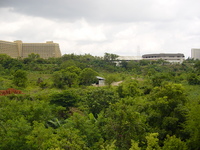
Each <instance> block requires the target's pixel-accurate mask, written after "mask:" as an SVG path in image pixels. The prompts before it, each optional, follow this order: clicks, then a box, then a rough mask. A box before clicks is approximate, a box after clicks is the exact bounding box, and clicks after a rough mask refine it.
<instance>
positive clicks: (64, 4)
mask: <svg viewBox="0 0 200 150" xmlns="http://www.w3.org/2000/svg"><path fill="white" fill-rule="evenodd" d="M199 5H200V2H199V1H198V0H190V1H189V2H187V1H184V0H182V1H181V0H174V1H173V2H171V1H165V0H162V1H160V0H99V1H95V0H73V1H72V0H56V1H55V0H48V1H46V0H29V1H27V0H3V1H1V2H0V7H13V8H14V9H13V11H15V12H19V13H23V14H27V15H32V16H40V17H44V18H51V19H56V20H70V21H73V20H76V19H80V18H85V19H86V20H88V21H95V22H103V21H104V22H134V21H150V20H152V21H159V20H161V21H165V20H171V19H173V20H174V19H176V18H177V17H179V18H181V17H183V16H185V17H191V14H196V15H199V9H198V8H197V6H199ZM180 6H183V7H180ZM194 8H195V9H194Z"/></svg>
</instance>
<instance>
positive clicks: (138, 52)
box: [137, 45, 140, 56]
mask: <svg viewBox="0 0 200 150" xmlns="http://www.w3.org/2000/svg"><path fill="white" fill-rule="evenodd" d="M137 56H140V46H139V45H138V46H137Z"/></svg>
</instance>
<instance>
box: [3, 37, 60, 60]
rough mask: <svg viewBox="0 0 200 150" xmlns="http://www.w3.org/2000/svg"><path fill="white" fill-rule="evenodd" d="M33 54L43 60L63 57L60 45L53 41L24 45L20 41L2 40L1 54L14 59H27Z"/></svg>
mask: <svg viewBox="0 0 200 150" xmlns="http://www.w3.org/2000/svg"><path fill="white" fill-rule="evenodd" d="M31 53H34V54H39V55H40V57H41V58H45V59H46V58H50V57H61V52H60V48H59V44H57V43H54V42H53V41H47V42H46V43H23V42H22V41H20V40H17V41H14V42H8V41H2V40H0V54H7V55H9V56H10V57H12V58H18V57H21V58H26V57H28V55H30V54H31Z"/></svg>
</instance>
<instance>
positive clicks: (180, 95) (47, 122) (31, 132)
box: [0, 53, 200, 150]
mask: <svg viewBox="0 0 200 150" xmlns="http://www.w3.org/2000/svg"><path fill="white" fill-rule="evenodd" d="M116 57H117V55H114V54H113V55H111V54H108V53H105V56H104V57H102V58H100V57H94V56H91V55H88V54H86V55H75V54H69V55H64V56H62V57H61V58H49V59H42V58H40V57H39V55H37V54H31V55H29V57H28V58H25V59H13V58H10V57H9V56H6V55H0V90H6V89H7V88H16V89H19V90H22V91H23V93H25V94H19V95H18V94H10V95H7V96H0V141H1V142H0V149H3V150H4V149H5V150H7V149H10V150H12V149H13V150H16V149H19V150H20V149H21V150H24V149H26V150H29V149H30V150H34V149H35V150H38V149H42V150H46V149H51V150H53V149H55V150H62V149H63V150H64V149H66V150H80V149H92V150H93V149H96V150H143V149H144V150H153V149H156V150H161V149H162V150H178V149H179V150H184V149H185V150H186V149H191V150H196V149H200V144H199V139H200V126H199V120H200V117H199V116H200V104H199V100H200V99H199V98H200V94H199V90H200V87H199V84H200V78H199V74H200V61H198V60H192V59H187V60H186V61H184V62H183V63H182V64H169V63H167V62H165V61H163V60H158V61H148V60H141V61H139V62H135V61H130V62H125V61H123V62H122V63H121V65H120V66H116V65H115V63H114V60H115V59H116ZM97 75H98V76H102V77H104V78H105V81H106V86H102V87H96V86H95V87H94V86H91V84H93V83H96V82H97V80H96V76H97ZM116 81H120V82H119V83H120V84H118V85H117V86H113V85H112V83H113V82H116Z"/></svg>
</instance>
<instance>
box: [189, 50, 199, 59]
mask: <svg viewBox="0 0 200 150" xmlns="http://www.w3.org/2000/svg"><path fill="white" fill-rule="evenodd" d="M191 57H192V58H193V59H199V60H200V48H199V49H197V48H192V50H191Z"/></svg>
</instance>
